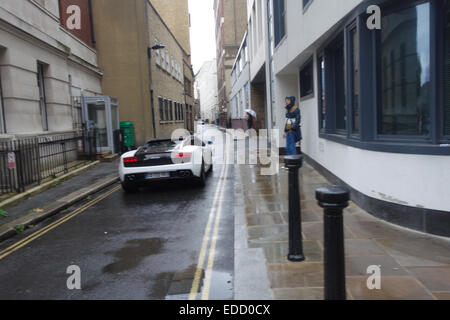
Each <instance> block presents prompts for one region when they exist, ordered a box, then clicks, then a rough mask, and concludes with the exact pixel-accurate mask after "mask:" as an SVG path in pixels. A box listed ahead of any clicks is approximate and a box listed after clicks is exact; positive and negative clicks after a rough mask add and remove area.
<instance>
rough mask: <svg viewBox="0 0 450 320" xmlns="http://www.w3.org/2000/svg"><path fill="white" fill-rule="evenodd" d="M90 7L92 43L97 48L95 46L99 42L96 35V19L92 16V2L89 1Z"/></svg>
mask: <svg viewBox="0 0 450 320" xmlns="http://www.w3.org/2000/svg"><path fill="white" fill-rule="evenodd" d="M88 6H89V22H90V24H91V43H92V45H93V46H94V47H95V44H96V43H97V42H96V41H95V34H94V19H93V16H92V0H89V1H88Z"/></svg>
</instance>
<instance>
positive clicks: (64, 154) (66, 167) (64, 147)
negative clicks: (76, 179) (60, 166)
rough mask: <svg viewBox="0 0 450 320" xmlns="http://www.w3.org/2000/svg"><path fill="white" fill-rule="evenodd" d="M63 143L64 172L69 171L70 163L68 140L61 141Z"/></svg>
mask: <svg viewBox="0 0 450 320" xmlns="http://www.w3.org/2000/svg"><path fill="white" fill-rule="evenodd" d="M61 145H62V151H63V161H64V173H68V172H69V169H68V165H67V152H66V141H63V142H62V143H61Z"/></svg>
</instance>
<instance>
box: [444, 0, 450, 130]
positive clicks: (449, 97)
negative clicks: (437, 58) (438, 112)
mask: <svg viewBox="0 0 450 320" xmlns="http://www.w3.org/2000/svg"><path fill="white" fill-rule="evenodd" d="M444 43H445V57H444V92H445V101H444V117H443V118H444V126H443V128H444V135H445V136H450V4H449V3H447V10H446V12H445V40H444Z"/></svg>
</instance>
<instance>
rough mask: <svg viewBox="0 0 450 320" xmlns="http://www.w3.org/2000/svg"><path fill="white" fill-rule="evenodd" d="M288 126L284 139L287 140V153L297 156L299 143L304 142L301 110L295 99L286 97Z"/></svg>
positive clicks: (285, 129) (285, 128)
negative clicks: (301, 127)
mask: <svg viewBox="0 0 450 320" xmlns="http://www.w3.org/2000/svg"><path fill="white" fill-rule="evenodd" d="M285 102H286V107H285V108H286V125H285V127H284V134H283V138H285V139H286V152H287V154H288V155H289V156H291V155H297V147H296V145H297V142H299V141H301V140H302V132H301V129H300V121H301V115H300V108H299V107H298V106H296V105H295V97H286V100H285Z"/></svg>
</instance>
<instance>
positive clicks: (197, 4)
mask: <svg viewBox="0 0 450 320" xmlns="http://www.w3.org/2000/svg"><path fill="white" fill-rule="evenodd" d="M213 5H214V0H189V11H190V14H191V51H192V64H193V66H194V72H195V73H197V71H198V70H199V69H200V68H201V66H202V65H203V62H205V61H208V60H212V59H214V58H215V57H216V35H215V22H214V10H213Z"/></svg>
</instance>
